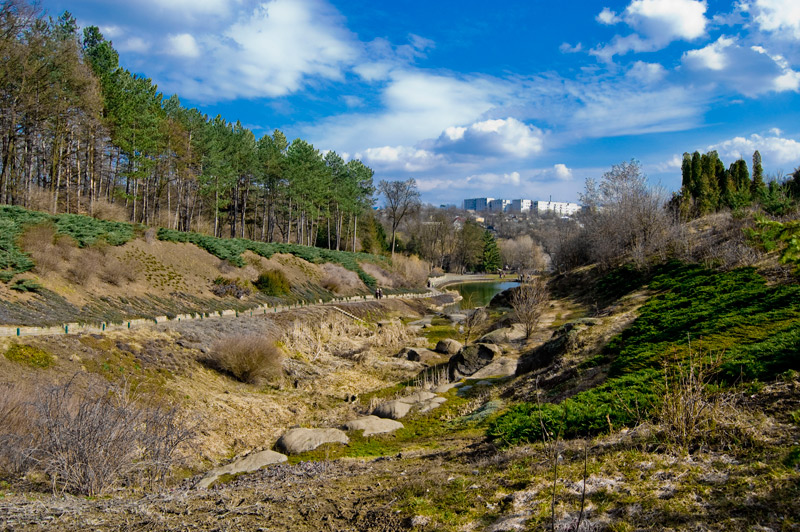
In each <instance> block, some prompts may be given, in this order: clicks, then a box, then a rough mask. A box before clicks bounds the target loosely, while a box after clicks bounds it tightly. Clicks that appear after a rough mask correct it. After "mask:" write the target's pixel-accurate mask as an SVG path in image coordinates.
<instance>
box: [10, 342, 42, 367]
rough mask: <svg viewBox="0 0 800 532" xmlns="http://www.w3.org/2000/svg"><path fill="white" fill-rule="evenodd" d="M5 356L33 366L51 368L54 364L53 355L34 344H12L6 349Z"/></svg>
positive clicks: (13, 360)
mask: <svg viewBox="0 0 800 532" xmlns="http://www.w3.org/2000/svg"><path fill="white" fill-rule="evenodd" d="M5 357H6V358H7V359H8V360H10V361H12V362H17V363H19V364H25V365H28V366H31V367H33V368H49V367H50V366H52V365H53V362H54V360H53V356H52V355H51V354H50V353H48V352H47V351H45V350H43V349H39V348H38V347H34V346H32V345H24V344H17V343H14V344H11V347H9V348H8V350H7V351H6V354H5Z"/></svg>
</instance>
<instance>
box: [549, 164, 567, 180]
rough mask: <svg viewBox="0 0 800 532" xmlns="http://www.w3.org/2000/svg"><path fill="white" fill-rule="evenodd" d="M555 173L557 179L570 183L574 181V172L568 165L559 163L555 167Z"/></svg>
mask: <svg viewBox="0 0 800 532" xmlns="http://www.w3.org/2000/svg"><path fill="white" fill-rule="evenodd" d="M553 173H554V174H555V176H556V178H557V179H561V180H562V181H569V180H570V179H572V170H570V169H569V168H567V165H565V164H562V163H558V164H556V165H554V166H553Z"/></svg>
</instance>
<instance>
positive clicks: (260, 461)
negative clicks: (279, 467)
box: [197, 451, 287, 488]
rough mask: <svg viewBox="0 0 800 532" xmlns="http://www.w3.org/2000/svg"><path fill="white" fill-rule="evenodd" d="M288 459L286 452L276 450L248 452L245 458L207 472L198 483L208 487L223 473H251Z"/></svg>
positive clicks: (202, 486)
mask: <svg viewBox="0 0 800 532" xmlns="http://www.w3.org/2000/svg"><path fill="white" fill-rule="evenodd" d="M286 460H287V458H286V455H285V454H281V453H276V452H275V451H261V452H258V453H252V454H248V455H247V456H245V457H244V458H242V459H240V460H237V461H235V462H233V463H230V464H228V465H225V466H222V467H217V468H214V469H212V470H211V471H209V472H208V473H206V474H205V476H204V477H203V478H201V479H200V482H198V483H197V487H199V488H208V487H209V486H211V485H212V484H213V483H214V482H216V481H217V479H219V478H220V477H221V476H223V475H236V474H239V473H250V472H252V471H258V470H259V469H261V468H262V467H265V466H268V465H272V464H279V463H281V462H285V461H286Z"/></svg>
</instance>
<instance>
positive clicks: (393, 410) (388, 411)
mask: <svg viewBox="0 0 800 532" xmlns="http://www.w3.org/2000/svg"><path fill="white" fill-rule="evenodd" d="M410 411H411V403H404V402H402V401H387V402H385V403H381V404H379V405H378V406H376V407H375V410H373V411H372V415H373V416H378V417H383V418H389V419H402V418H404V417H406V415H407V414H408V413H409V412H410Z"/></svg>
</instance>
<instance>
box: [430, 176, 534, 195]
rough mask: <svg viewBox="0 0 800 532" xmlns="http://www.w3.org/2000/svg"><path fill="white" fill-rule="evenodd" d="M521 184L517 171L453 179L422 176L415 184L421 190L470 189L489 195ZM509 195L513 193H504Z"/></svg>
mask: <svg viewBox="0 0 800 532" xmlns="http://www.w3.org/2000/svg"><path fill="white" fill-rule="evenodd" d="M522 184H523V180H522V176H521V175H520V173H519V172H517V171H513V172H506V173H502V174H501V173H494V172H487V173H482V174H472V175H469V176H467V177H459V178H453V179H443V178H424V177H423V178H419V179H418V180H417V185H418V187H419V189H420V191H422V192H431V191H436V190H441V191H448V190H452V189H461V190H463V189H472V190H476V191H481V192H483V193H486V194H490V195H492V194H495V195H497V194H500V192H501V191H503V190H504V188H505V187H519V186H520V185H522ZM515 192H516V191H515ZM501 195H502V194H501ZM509 195H514V194H506V196H509ZM515 197H516V196H515Z"/></svg>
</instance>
